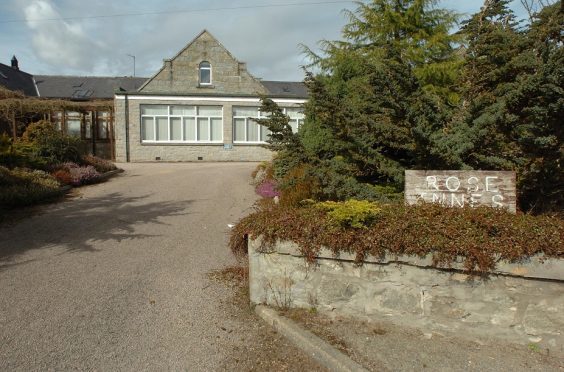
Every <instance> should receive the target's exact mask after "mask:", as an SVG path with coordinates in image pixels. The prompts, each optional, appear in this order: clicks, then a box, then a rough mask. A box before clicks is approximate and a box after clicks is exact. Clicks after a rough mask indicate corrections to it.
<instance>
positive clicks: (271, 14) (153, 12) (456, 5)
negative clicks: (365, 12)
mask: <svg viewBox="0 0 564 372" xmlns="http://www.w3.org/2000/svg"><path fill="white" fill-rule="evenodd" d="M482 4H483V0H441V2H440V5H441V6H443V7H445V8H448V9H453V10H455V11H457V12H459V13H464V14H467V15H470V14H472V13H474V12H476V11H478V10H479V9H480V6H481V5H482ZM512 6H513V9H514V10H515V12H516V14H517V15H518V16H519V17H524V16H525V12H524V10H523V9H522V7H521V5H520V2H519V1H518V0H514V1H513V3H512ZM355 8H356V5H355V4H354V3H353V2H352V1H331V0H325V1H323V0H260V1H259V0H206V1H203V0H119V1H115V0H0V63H4V64H7V65H10V60H11V58H12V56H13V55H16V57H17V59H18V61H19V66H20V69H21V70H23V71H26V72H29V73H31V74H34V75H41V74H46V75H86V76H131V75H133V60H134V59H133V58H132V57H130V56H129V55H131V56H135V70H136V71H135V72H136V75H137V76H145V77H150V76H152V75H153V74H155V73H156V72H157V71H158V69H159V68H160V67H161V66H162V63H163V62H162V61H163V59H165V58H171V57H173V56H174V55H175V54H176V53H177V52H178V51H180V50H181V49H182V48H183V47H184V46H185V45H186V44H188V43H189V42H190V41H191V40H192V39H193V38H194V37H195V36H197V35H198V34H199V33H200V32H201V31H202V30H203V29H207V30H208V31H209V32H211V33H212V34H213V35H214V36H215V37H216V38H217V39H218V40H219V41H220V42H221V43H222V44H223V45H224V46H225V47H226V48H227V49H228V50H229V51H230V52H231V53H232V54H233V55H234V56H235V57H236V58H237V59H238V60H239V61H241V62H247V66H248V69H249V71H250V72H251V73H252V74H253V75H254V76H256V77H258V78H263V79H265V80H282V81H301V80H303V70H302V68H301V66H303V65H304V64H306V63H307V60H306V59H305V57H304V55H303V53H302V52H301V48H300V44H303V45H307V46H308V47H310V48H312V49H313V50H314V51H315V50H317V48H318V45H319V44H318V43H319V41H320V40H338V39H339V38H340V32H341V29H342V27H343V26H344V25H345V24H346V17H345V16H344V14H343V12H342V10H343V9H351V10H353V9H355ZM132 13H135V14H136V15H131V14H132Z"/></svg>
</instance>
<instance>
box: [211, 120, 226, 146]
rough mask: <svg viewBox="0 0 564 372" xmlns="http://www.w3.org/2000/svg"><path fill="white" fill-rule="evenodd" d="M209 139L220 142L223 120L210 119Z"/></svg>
mask: <svg viewBox="0 0 564 372" xmlns="http://www.w3.org/2000/svg"><path fill="white" fill-rule="evenodd" d="M210 121H211V138H210V141H221V139H222V138H223V125H222V123H223V120H222V119H219V118H211V119H210Z"/></svg>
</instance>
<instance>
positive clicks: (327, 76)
mask: <svg viewBox="0 0 564 372" xmlns="http://www.w3.org/2000/svg"><path fill="white" fill-rule="evenodd" d="M435 3H436V1H431V0H373V1H372V2H370V3H368V4H363V3H359V7H358V9H357V10H356V11H355V12H349V13H348V15H349V18H350V22H349V24H348V25H347V26H345V28H344V30H343V36H344V39H345V40H344V41H336V42H324V43H323V47H324V48H323V49H324V56H323V57H319V56H313V58H314V64H315V65H316V66H317V67H318V68H319V73H318V74H317V75H315V76H312V77H311V78H310V79H308V86H309V88H310V100H309V102H308V104H307V105H306V115H307V117H308V120H307V121H306V124H305V125H304V128H303V131H302V139H303V143H304V146H305V148H306V153H308V154H310V156H313V157H316V158H319V159H328V158H331V157H335V156H338V157H339V159H343V161H344V162H345V163H346V164H348V165H349V166H350V167H352V169H353V170H352V172H353V174H354V176H355V177H356V178H357V180H358V181H360V182H365V181H368V182H378V183H382V182H383V183H386V182H392V183H395V184H397V185H401V183H402V181H403V171H404V169H405V168H407V167H413V166H417V165H421V164H422V162H423V160H422V159H420V157H419V156H420V155H421V154H427V153H428V151H426V150H425V147H427V146H428V144H429V143H432V142H433V141H432V140H430V139H429V136H430V133H434V132H436V131H437V129H440V128H442V126H443V124H444V120H445V118H446V117H448V114H444V112H450V111H451V106H452V105H453V104H455V103H456V102H457V92H456V88H455V85H456V84H455V82H456V77H457V73H458V67H459V65H460V56H459V54H457V53H456V51H455V49H454V47H453V45H454V44H453V43H454V42H455V41H456V40H457V38H458V36H456V35H451V34H449V29H450V28H451V27H452V26H453V24H454V21H455V19H456V16H455V14H453V13H451V12H448V11H446V10H440V9H435V8H434V7H433V6H434V5H435ZM414 110H415V111H414ZM417 112H419V113H417ZM437 113H438V114H437ZM420 116H423V117H424V118H423V119H421V117H420ZM425 116H427V117H425ZM426 156H427V155H426ZM435 160H436V162H437V167H442V166H443V163H444V161H443V160H442V159H441V158H440V156H437V157H436V159H435Z"/></svg>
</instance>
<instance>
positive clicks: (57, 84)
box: [35, 75, 147, 100]
mask: <svg viewBox="0 0 564 372" xmlns="http://www.w3.org/2000/svg"><path fill="white" fill-rule="evenodd" d="M146 80H147V78H144V77H102V76H57V75H35V81H36V83H37V89H39V94H40V95H41V97H44V98H64V99H71V100H89V99H113V98H114V91H115V90H117V89H122V90H126V91H136V90H137V89H139V87H141V86H142V85H143V84H144V83H145V81H146Z"/></svg>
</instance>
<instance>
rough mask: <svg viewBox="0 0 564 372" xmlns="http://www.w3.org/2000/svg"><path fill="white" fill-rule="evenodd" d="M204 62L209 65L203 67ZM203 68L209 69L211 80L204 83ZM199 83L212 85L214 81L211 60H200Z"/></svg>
mask: <svg viewBox="0 0 564 372" xmlns="http://www.w3.org/2000/svg"><path fill="white" fill-rule="evenodd" d="M204 63H207V64H208V66H206V67H203V66H202V65H203V64H204ZM202 70H207V71H209V72H210V81H209V83H204V82H202ZM198 83H199V84H200V85H212V83H213V74H212V65H211V63H210V62H209V61H202V62H200V64H199V65H198Z"/></svg>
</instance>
